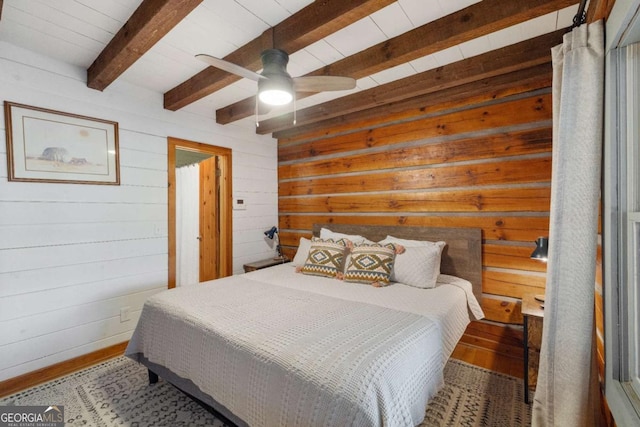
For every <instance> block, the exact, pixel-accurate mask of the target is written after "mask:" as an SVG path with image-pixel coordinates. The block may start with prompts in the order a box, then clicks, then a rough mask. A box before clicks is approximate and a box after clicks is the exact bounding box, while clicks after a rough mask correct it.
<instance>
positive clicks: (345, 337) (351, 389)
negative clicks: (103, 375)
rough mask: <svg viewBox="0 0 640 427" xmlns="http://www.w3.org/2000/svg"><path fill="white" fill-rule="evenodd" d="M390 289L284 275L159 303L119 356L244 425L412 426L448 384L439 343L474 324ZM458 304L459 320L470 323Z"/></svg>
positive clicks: (254, 277)
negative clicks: (160, 369)
mask: <svg viewBox="0 0 640 427" xmlns="http://www.w3.org/2000/svg"><path fill="white" fill-rule="evenodd" d="M276 282H277V283H278V284H276ZM394 286H395V287H396V289H397V290H398V289H403V288H408V287H406V286H404V285H399V286H400V287H398V286H397V285H394ZM394 286H390V287H388V288H372V287H368V286H366V285H357V284H347V283H342V282H340V281H337V280H330V279H321V278H316V277H311V276H304V275H301V274H296V273H294V272H293V268H292V267H291V266H287V265H283V266H278V267H277V268H270V269H265V270H260V271H257V272H254V273H249V274H245V275H240V276H232V277H228V278H225V279H220V280H216V281H211V282H207V283H205V284H202V285H199V286H193V287H188V288H179V289H174V290H170V291H166V292H162V293H160V294H158V295H155V296H153V297H152V298H150V299H149V300H148V301H147V303H146V304H145V306H144V309H143V311H142V315H141V317H140V321H139V323H138V326H137V328H136V330H135V332H134V334H133V337H132V338H131V341H130V342H129V346H128V347H127V350H126V353H125V354H126V355H128V356H130V357H132V358H136V356H137V355H144V356H145V357H146V358H148V359H149V360H150V361H151V362H154V363H157V364H160V365H162V366H164V367H166V368H168V369H170V370H171V371H172V372H174V373H175V374H177V375H179V376H181V377H183V378H187V379H190V380H191V381H193V382H194V383H195V384H196V385H197V386H198V387H199V388H200V389H201V390H202V391H203V392H205V393H207V394H208V395H210V396H212V397H213V398H214V399H215V400H217V401H218V402H219V403H221V404H223V405H224V406H225V407H226V408H228V409H229V410H230V411H231V412H233V413H234V414H235V415H236V416H238V417H239V418H241V419H243V420H244V421H245V422H247V423H248V424H249V425H251V426H346V425H350V426H412V425H416V424H419V423H420V422H421V421H422V419H423V418H424V412H425V408H426V404H427V402H428V401H429V399H430V398H431V397H432V396H434V395H435V394H436V393H437V391H438V389H439V388H440V387H441V386H442V384H443V372H442V371H443V367H444V363H445V360H446V357H447V356H448V353H449V352H450V351H449V350H448V349H445V347H450V346H451V345H450V344H445V346H443V336H444V335H449V334H451V335H452V336H453V335H457V336H458V337H457V338H456V341H457V339H459V337H460V336H461V334H462V332H463V331H464V328H465V327H466V324H467V323H468V321H469V319H468V316H466V321H460V320H459V319H460V318H462V317H464V316H461V315H460V314H456V315H454V316H447V315H445V314H444V311H449V312H450V311H451V303H449V302H447V303H446V304H443V305H446V306H448V308H442V307H441V305H439V304H438V303H433V304H431V303H425V304H427V305H432V306H433V308H435V312H431V313H423V312H422V311H423V310H422V309H421V308H420V306H421V304H422V303H420V302H416V301H414V299H415V298H413V299H412V298H411V297H410V294H411V293H412V292H411V290H408V291H407V290H404V291H403V290H400V291H399V292H398V293H399V294H400V296H399V297H397V298H396V297H394V298H392V297H390V295H391V294H392V293H390V292H389V291H388V290H387V291H385V290H386V289H389V288H393V287H394ZM322 287H326V288H327V289H319V288H322ZM340 288H342V289H340ZM369 288H370V289H373V290H374V291H376V292H377V296H376V297H375V298H369V297H370V295H369V293H370V292H371V290H370V289H369ZM439 288H441V287H440V286H439V287H437V288H436V290H437V289H439ZM345 289H348V290H347V291H345ZM380 291H382V292H380ZM418 291H420V292H425V291H427V290H418ZM428 291H429V292H430V291H435V290H428ZM341 292H342V293H344V294H343V295H340V293H341ZM358 293H361V294H362V295H361V296H362V297H363V298H365V300H366V301H367V303H364V302H361V301H359V298H358V297H356V296H355V295H356V294H358ZM384 293H386V294H387V295H386V296H383V294H384ZM443 293H447V292H443ZM449 293H450V292H449ZM453 293H454V294H455V293H456V292H453ZM459 294H460V295H462V300H463V302H462V309H460V307H458V308H456V309H455V310H454V311H455V312H461V311H464V312H465V315H466V307H467V301H466V297H465V296H464V295H465V293H464V292H463V291H460V292H459ZM422 295H425V294H422ZM431 295H434V296H435V293H432V294H431ZM428 299H431V298H428ZM454 299H460V298H458V297H455V298H454ZM382 300H385V301H386V302H385V303H384V304H381V303H380V302H381V301H382ZM391 301H394V302H391ZM396 304H397V305H400V306H401V307H394V305H396ZM453 305H458V306H459V305H460V304H459V303H458V304H453ZM452 319H454V320H452ZM458 323H460V324H459V325H458ZM447 324H451V325H455V326H453V329H456V331H455V332H449V331H446V330H445V329H446V328H447ZM460 326H462V332H461V331H460ZM445 341H446V340H445Z"/></svg>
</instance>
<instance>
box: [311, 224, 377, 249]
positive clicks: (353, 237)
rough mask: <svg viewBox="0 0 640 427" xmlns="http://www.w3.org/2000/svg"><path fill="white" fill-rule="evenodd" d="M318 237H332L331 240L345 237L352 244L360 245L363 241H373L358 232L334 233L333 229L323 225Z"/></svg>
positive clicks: (368, 242) (369, 242)
mask: <svg viewBox="0 0 640 427" xmlns="http://www.w3.org/2000/svg"><path fill="white" fill-rule="evenodd" d="M320 238H321V239H325V240H326V239H333V240H340V239H347V240H350V241H351V243H353V244H354V245H361V244H363V243H367V244H371V243H375V242H372V241H371V240H369V239H367V238H366V237H362V236H360V235H358V234H344V233H336V232H335V231H331V230H329V229H328V228H324V227H322V228H321V229H320Z"/></svg>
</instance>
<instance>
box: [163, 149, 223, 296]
mask: <svg viewBox="0 0 640 427" xmlns="http://www.w3.org/2000/svg"><path fill="white" fill-rule="evenodd" d="M176 150H181V151H184V150H186V151H191V152H193V153H201V154H205V156H203V157H209V158H208V159H206V160H202V161H200V162H199V164H200V236H199V240H200V243H199V245H200V281H204V280H211V279H216V278H219V277H225V276H230V275H231V274H232V273H233V264H232V259H233V258H232V256H233V254H232V222H231V221H232V189H231V150H230V149H228V148H222V147H216V146H212V145H207V144H201V143H197V142H193V141H186V140H182V139H177V138H171V137H170V138H169V139H168V152H167V158H168V164H167V167H168V181H169V182H168V199H169V200H168V223H169V224H168V226H169V230H168V234H169V265H168V270H169V274H168V287H169V288H174V287H175V286H176V259H177V256H176V255H177V254H176Z"/></svg>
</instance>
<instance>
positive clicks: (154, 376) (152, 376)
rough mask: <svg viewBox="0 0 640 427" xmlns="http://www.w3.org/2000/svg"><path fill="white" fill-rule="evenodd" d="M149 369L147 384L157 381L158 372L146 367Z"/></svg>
mask: <svg viewBox="0 0 640 427" xmlns="http://www.w3.org/2000/svg"><path fill="white" fill-rule="evenodd" d="M147 371H149V384H155V383H157V382H158V374H156V373H155V372H153V371H152V370H151V369H147Z"/></svg>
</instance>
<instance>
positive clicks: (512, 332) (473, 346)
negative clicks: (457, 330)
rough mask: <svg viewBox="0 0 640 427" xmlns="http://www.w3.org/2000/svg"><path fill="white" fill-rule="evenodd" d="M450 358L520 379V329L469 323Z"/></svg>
mask: <svg viewBox="0 0 640 427" xmlns="http://www.w3.org/2000/svg"><path fill="white" fill-rule="evenodd" d="M451 357H453V358H454V359H458V360H462V361H463V362H467V363H471V364H472V365H476V366H480V367H482V368H486V369H490V370H492V371H496V372H501V373H503V374H507V375H511V376H514V377H517V378H523V376H524V354H523V343H522V328H520V327H515V326H504V325H497V324H493V323H487V322H471V324H470V325H469V326H468V327H467V331H466V332H465V334H464V336H463V337H462V339H460V342H459V343H458V345H457V346H456V348H455V349H454V351H453V354H452V355H451Z"/></svg>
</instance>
